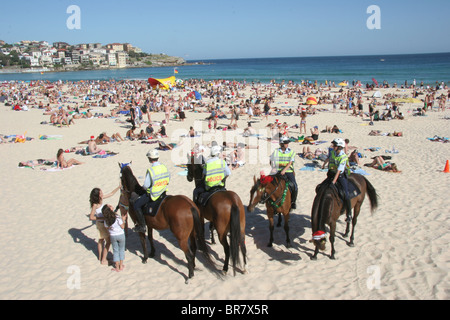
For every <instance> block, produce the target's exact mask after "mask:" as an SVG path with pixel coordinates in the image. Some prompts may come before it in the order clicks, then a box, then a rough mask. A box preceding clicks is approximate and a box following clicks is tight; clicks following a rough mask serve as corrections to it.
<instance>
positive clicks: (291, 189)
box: [275, 173, 295, 194]
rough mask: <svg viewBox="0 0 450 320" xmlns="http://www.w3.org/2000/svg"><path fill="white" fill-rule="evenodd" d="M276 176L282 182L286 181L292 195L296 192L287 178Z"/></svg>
mask: <svg viewBox="0 0 450 320" xmlns="http://www.w3.org/2000/svg"><path fill="white" fill-rule="evenodd" d="M275 176H276V177H277V178H278V179H280V180H284V182H285V183H286V185H287V187H288V188H289V192H290V193H291V194H292V193H293V192H294V191H295V185H294V184H293V183H292V182H291V181H290V180H289V179H288V178H287V177H286V176H282V175H281V174H279V173H277V174H276V175H275Z"/></svg>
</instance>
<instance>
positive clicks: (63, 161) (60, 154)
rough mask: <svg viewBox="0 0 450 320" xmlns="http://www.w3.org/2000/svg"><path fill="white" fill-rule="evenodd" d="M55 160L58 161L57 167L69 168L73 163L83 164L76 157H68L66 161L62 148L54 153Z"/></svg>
mask: <svg viewBox="0 0 450 320" xmlns="http://www.w3.org/2000/svg"><path fill="white" fill-rule="evenodd" d="M56 160H57V162H58V168H61V169H65V168H69V167H71V166H73V165H80V164H83V162H80V161H78V160H76V159H69V160H67V161H66V159H65V158H64V150H63V149H59V150H58V153H57V154H56Z"/></svg>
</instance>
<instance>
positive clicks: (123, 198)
mask: <svg viewBox="0 0 450 320" xmlns="http://www.w3.org/2000/svg"><path fill="white" fill-rule="evenodd" d="M128 165H131V162H130V163H120V162H119V168H120V170H121V171H122V168H125V167H126V166H128ZM129 208H130V201H129V199H128V196H127V192H125V190H124V189H123V187H122V186H120V198H119V203H118V204H117V207H116V212H117V210H119V209H120V215H121V216H122V217H123V216H125V215H126V214H127V213H128V212H129ZM124 229H125V235H126V236H128V217H127V219H126V220H125V228H124Z"/></svg>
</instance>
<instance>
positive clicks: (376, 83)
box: [372, 78, 378, 86]
mask: <svg viewBox="0 0 450 320" xmlns="http://www.w3.org/2000/svg"><path fill="white" fill-rule="evenodd" d="M372 81H373V83H375V85H376V86H378V81H377V80H375V78H372Z"/></svg>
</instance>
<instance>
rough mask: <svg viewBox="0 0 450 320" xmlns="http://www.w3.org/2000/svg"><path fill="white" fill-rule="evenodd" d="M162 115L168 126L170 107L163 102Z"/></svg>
mask: <svg viewBox="0 0 450 320" xmlns="http://www.w3.org/2000/svg"><path fill="white" fill-rule="evenodd" d="M164 114H165V117H166V124H169V119H170V105H169V103H168V102H164Z"/></svg>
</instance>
